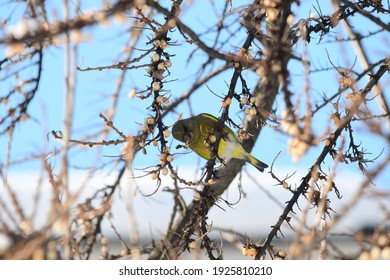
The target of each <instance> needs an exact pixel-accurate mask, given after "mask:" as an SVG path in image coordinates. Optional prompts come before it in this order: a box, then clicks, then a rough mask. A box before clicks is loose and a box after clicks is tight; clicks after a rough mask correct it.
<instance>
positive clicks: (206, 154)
mask: <svg viewBox="0 0 390 280" xmlns="http://www.w3.org/2000/svg"><path fill="white" fill-rule="evenodd" d="M218 125H219V120H218V119H217V118H215V117H214V116H212V115H210V114H205V113H203V114H200V115H197V116H194V117H191V118H188V119H183V120H179V121H177V122H176V123H175V124H174V125H173V127H172V135H173V137H174V138H175V139H176V140H178V141H180V142H183V143H185V147H189V148H190V149H191V150H193V151H194V152H195V153H197V154H198V155H199V156H201V157H202V158H204V159H206V160H209V159H210V157H211V147H212V144H213V143H214V142H215V141H216V133H217V130H216V128H217V127H218ZM218 157H219V158H221V159H222V161H224V162H225V161H228V160H229V159H231V158H235V159H240V160H244V161H246V162H249V163H250V164H252V165H253V166H254V167H256V168H257V169H258V170H260V171H261V172H263V171H264V168H267V167H268V165H267V164H265V163H264V162H261V161H260V160H258V159H257V158H255V157H254V156H252V155H251V154H250V153H248V152H247V151H246V150H245V149H244V147H243V146H242V144H241V142H240V139H239V138H238V136H237V135H236V134H235V133H234V132H233V131H232V130H231V129H230V128H229V127H227V126H226V125H224V127H223V131H222V135H221V140H220V142H219V146H218ZM218 157H217V162H220V160H219V159H218Z"/></svg>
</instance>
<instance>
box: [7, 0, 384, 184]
mask: <svg viewBox="0 0 390 280" xmlns="http://www.w3.org/2000/svg"><path fill="white" fill-rule="evenodd" d="M82 2H83V3H82V8H81V10H84V9H85V10H86V9H89V8H91V7H93V6H95V8H99V7H100V4H99V5H97V4H96V3H100V1H99V2H98V1H82ZM161 2H162V5H163V6H165V7H169V3H170V1H161ZM221 2H224V1H221ZM233 2H235V1H233ZM301 2H302V4H301V6H300V7H299V9H298V8H297V7H295V8H294V9H295V10H296V11H297V12H298V13H297V16H296V18H295V21H294V22H297V21H298V20H299V19H301V18H306V17H307V16H308V15H309V14H310V13H313V14H315V13H316V11H315V9H314V8H313V5H317V4H316V3H317V2H316V1H301ZM321 2H324V3H321V9H322V12H323V13H324V14H329V13H331V12H332V10H331V7H330V6H329V3H328V1H321ZM52 3H54V4H53V6H52V9H51V11H52V14H55V13H57V14H58V16H59V17H60V18H61V17H62V13H61V8H60V5H61V1H54V2H52ZM167 3H168V4H167ZM202 3H204V2H202V1H194V4H193V6H190V7H189V8H188V9H185V11H184V13H183V14H182V16H181V19H182V20H183V21H184V22H185V23H186V24H187V25H190V26H193V27H194V28H195V29H197V30H199V29H200V30H203V31H205V30H207V27H208V26H210V22H209V20H211V21H212V20H213V19H214V18H215V16H214V14H213V10H212V9H211V8H210V7H207V8H205V7H204V6H203V4H202ZM10 6H11V5H10ZM10 6H0V7H1V8H0V19H2V18H5V17H7V16H8V14H9V10H8V9H7V8H9V7H10ZM20 6H21V4H19V8H20ZM4 7H5V8H4ZM18 13H19V10H18V8H16V9H15V10H14V14H13V15H12V18H11V19H10V22H15V21H16V20H17V19H18ZM160 20H161V18H160ZM352 25H355V26H359V27H360V26H361V27H364V30H362V33H363V34H364V32H368V31H375V30H374V29H373V27H371V26H370V25H371V24H370V23H369V22H368V21H367V22H366V21H361V22H353V21H352ZM126 28H127V25H126V24H123V23H119V22H116V21H115V20H112V21H111V22H110V26H109V27H108V28H105V27H91V28H86V29H85V30H83V34H84V35H88V36H90V37H91V38H92V41H90V42H86V43H81V44H80V46H79V49H78V66H80V67H81V68H84V67H96V66H104V65H110V64H112V63H115V62H118V61H120V59H121V58H122V57H123V55H120V51H121V50H122V49H123V46H124V44H125V43H126V42H127V38H128V33H127V31H126ZM334 32H335V33H334V35H340V36H341V37H342V38H344V37H345V34H343V32H342V28H336V29H335V30H334ZM146 34H147V33H146ZM149 35H150V36H151V34H149ZM2 36H3V34H2V33H1V32H0V37H2ZM224 36H226V34H225V35H224ZM205 38H207V37H205ZM385 39H387V40H388V39H389V38H388V36H387V37H386V35H385V34H384V33H379V34H378V35H376V36H374V37H373V38H371V39H369V40H368V41H369V43H370V45H366V43H365V42H363V43H364V45H365V46H366V47H367V48H369V49H370V52H369V57H370V59H371V61H372V62H375V61H377V60H378V59H381V58H384V57H385V56H386V55H389V53H388V48H386V47H385V46H384V44H383V42H384V41H385ZM172 41H174V42H177V46H170V47H169V48H168V52H170V53H174V54H175V56H174V57H172V59H171V60H172V63H173V67H172V68H171V69H170V71H171V76H170V77H169V78H168V79H169V80H174V81H173V82H170V83H166V84H165V86H164V87H165V89H167V90H169V92H170V94H171V96H172V97H171V98H172V100H174V99H175V98H178V97H180V96H181V94H182V93H183V92H185V91H186V90H187V89H188V88H189V85H191V82H192V81H193V80H194V77H195V76H196V75H197V71H198V69H199V67H200V65H201V63H203V62H204V61H205V59H206V57H204V56H202V55H200V53H199V52H196V53H195V54H194V58H193V59H192V60H191V61H189V62H188V61H187V57H188V54H189V53H190V52H191V51H192V50H193V49H194V48H195V45H190V44H187V43H185V42H184V39H183V37H182V36H180V35H179V34H178V32H175V33H174V34H172ZM205 41H206V42H208V43H210V44H211V42H210V40H205ZM144 43H145V40H144V41H141V42H140V44H139V45H137V47H138V48H140V49H145V48H148V46H146V45H145V44H144ZM241 44H242V37H237V38H233V40H232V43H230V44H227V45H226V46H225V49H224V50H223V51H224V52H237V51H238V49H239V47H240V45H241ZM253 49H254V51H253V54H254V52H255V49H256V48H255V47H254V48H253ZM303 50H304V46H303V44H302V43H300V44H298V45H297V49H296V54H298V55H302V53H303ZM307 51H308V56H309V58H310V61H311V63H312V64H311V69H312V70H315V69H321V68H328V67H330V66H331V65H330V63H329V60H328V57H327V52H326V51H328V53H329V56H330V58H331V60H332V62H333V63H334V64H335V65H336V66H343V67H345V68H347V67H351V66H352V65H353V62H354V60H355V54H354V51H353V49H352V48H351V46H350V43H349V42H345V43H342V44H335V43H330V42H327V39H325V42H320V43H318V38H313V39H312V41H311V43H310V44H308V45H307ZM4 52H5V50H4V46H2V45H0V54H1V55H4ZM138 53H140V52H138ZM136 54H137V52H136ZM148 62H149V59H148V58H147V59H145V60H144V63H148ZM216 63H217V64H218V63H220V62H216ZM220 64H221V63H220ZM355 70H356V71H357V72H360V67H359V63H356V66H355ZM290 71H291V75H292V76H291V90H292V91H293V92H296V93H301V94H303V92H304V84H305V77H304V75H303V69H302V65H301V64H300V63H298V62H291V64H290ZM145 74H146V71H145V70H144V69H140V70H131V71H128V73H127V74H126V78H125V82H124V87H123V89H122V91H121V92H120V101H119V107H118V111H117V114H116V116H115V118H114V120H113V121H114V124H115V126H116V127H118V128H119V129H120V130H121V131H123V132H124V133H129V134H132V135H134V134H136V133H137V132H138V131H139V129H140V125H139V124H137V123H142V122H143V120H144V118H145V117H146V116H147V114H148V113H150V112H149V111H148V110H147V109H146V108H147V107H148V106H149V105H150V102H151V101H150V100H143V101H142V100H138V99H136V98H135V99H130V98H129V97H128V93H129V92H130V91H131V90H132V89H133V88H137V89H139V90H142V89H145V88H146V86H147V85H150V78H149V77H147V76H146V75H145ZM231 74H232V71H231V70H229V71H226V72H225V73H224V74H223V75H221V76H218V78H217V79H213V80H211V81H209V82H208V83H207V86H208V88H209V89H211V90H212V91H213V92H215V93H217V94H220V95H223V94H226V93H227V84H228V83H229V81H230V78H231ZM77 75H78V76H77V89H76V105H75V114H74V130H73V135H72V138H74V139H81V138H82V137H83V136H85V135H86V134H88V133H90V132H93V131H95V130H98V129H99V128H101V127H102V126H103V121H102V119H100V118H99V117H98V116H99V113H100V112H103V113H104V112H105V111H106V110H107V108H108V107H109V105H110V102H111V101H110V99H109V98H108V96H109V95H110V94H111V93H112V92H113V90H114V88H115V82H116V79H117V78H118V76H119V75H120V72H119V70H103V71H89V72H78V73H77ZM244 75H245V77H246V78H247V81H248V85H249V87H250V88H253V87H254V85H255V81H256V79H257V76H256V75H255V74H253V73H249V71H248V72H247V73H245V74H244ZM338 78H339V76H338V74H337V73H336V71H334V70H332V71H321V72H316V73H313V74H311V75H310V92H311V94H312V96H311V97H312V100H313V101H315V100H317V101H319V100H321V98H322V95H323V94H326V95H328V96H331V95H333V94H334V93H335V92H336V91H337V90H338V87H339V84H338V83H337V80H338ZM387 81H388V80H387ZM12 82H14V81H12ZM12 82H11V83H9V82H7V81H6V82H4V81H0V91H1V92H6V91H7V90H8V89H9V88H10V87H11V84H12ZM365 83H366V79H363V80H362V81H361V82H360V83H359V84H358V85H359V87H362V86H364V84H365ZM208 88H207V87H206V86H203V87H201V88H200V89H199V90H198V91H197V92H196V93H195V94H194V95H193V97H192V98H191V99H190V101H191V102H192V106H191V108H192V110H193V113H194V114H198V113H202V112H207V113H211V114H213V115H216V116H218V114H219V106H220V99H219V98H218V97H216V96H214V95H213V94H210V90H209V89H208ZM385 94H387V96H388V91H387V92H385ZM63 101H64V52H63V48H62V46H58V47H51V48H50V49H46V50H45V59H44V65H43V78H42V83H41V84H40V88H39V92H38V94H37V96H36V97H35V98H34V100H33V102H32V104H31V108H30V111H29V113H30V115H31V116H33V118H31V119H30V120H28V121H26V122H24V123H23V124H22V125H19V126H18V127H17V128H16V130H15V135H14V139H13V143H12V154H11V159H13V160H17V159H20V158H23V157H25V156H28V155H30V154H36V153H39V152H42V151H46V152H48V151H53V150H55V149H60V147H61V143H59V142H57V141H55V140H54V139H53V138H52V137H49V139H47V134H48V132H50V131H51V130H61V129H62V118H63V115H64V113H63V109H64V105H63ZM369 106H370V107H372V108H373V109H374V110H375V111H376V112H377V113H378V112H379V111H378V110H377V105H376V103H375V102H374V101H371V102H370V104H369ZM276 108H277V110H278V112H280V111H282V110H283V102H282V99H281V98H279V99H278V100H277V102H276ZM327 108H328V109H324V110H323V112H322V113H320V114H318V115H316V117H315V119H314V120H313V128H314V130H315V131H316V133H317V135H320V134H321V133H322V132H323V131H324V130H325V127H324V125H325V123H326V122H327V120H328V119H329V116H330V113H331V110H329V106H328V107H327ZM0 110H4V106H2V105H0ZM303 112H304V111H302V113H303ZM177 113H182V114H183V116H184V117H188V116H190V114H189V111H188V105H187V104H186V103H184V104H182V105H181V106H179V107H178V109H177ZM231 116H233V117H234V119H235V120H239V118H238V117H239V116H242V113H241V112H239V110H238V107H237V106H233V107H232V111H231ZM176 118H177V115H175V114H172V115H170V116H168V117H167V118H166V120H165V123H166V124H167V125H172V124H173V123H174V122H175V120H176ZM353 125H354V130H355V131H356V132H359V137H358V138H357V139H355V140H356V141H357V142H360V141H361V142H362V146H363V147H365V148H367V149H368V151H369V152H370V153H372V157H373V158H374V157H376V156H378V155H379V154H380V153H381V152H382V150H383V156H382V157H381V158H380V160H382V159H383V157H384V155H387V154H388V152H389V151H388V146H387V143H385V142H384V141H383V140H382V139H380V138H379V137H373V136H372V135H370V134H369V133H367V132H368V128H367V127H366V126H362V125H360V124H358V123H356V122H354V124H353ZM116 138H118V137H117V135H115V133H111V134H110V137H109V139H116ZM287 140H288V138H287V137H286V136H284V135H282V134H280V133H278V132H276V131H275V130H273V129H272V128H267V127H266V128H264V130H263V132H262V135H261V138H260V139H259V141H258V142H257V143H256V146H255V148H254V150H253V151H252V154H253V155H255V156H256V157H258V158H260V159H261V160H263V161H265V162H267V163H269V164H270V163H271V162H272V160H273V159H274V157H275V156H276V155H277V154H278V153H279V152H280V151H281V152H282V153H281V156H280V158H279V159H278V161H277V168H278V170H280V174H284V173H286V174H287V173H289V174H291V173H293V172H294V171H295V170H300V172H299V174H303V173H302V172H304V170H307V169H308V168H309V167H310V166H311V165H312V164H313V163H314V161H315V159H316V157H317V156H318V154H319V152H320V150H321V149H322V143H321V144H319V145H318V146H317V147H313V148H312V149H310V150H309V152H308V153H307V154H306V155H305V156H304V157H303V158H302V159H301V161H300V162H299V163H293V162H292V160H291V155H289V154H288V153H287V146H286V142H287ZM169 141H170V142H172V147H175V146H176V144H177V142H175V141H173V139H172V138H171V139H169ZM7 143H8V137H4V136H0V147H2V148H1V149H2V150H4V148H5V147H7ZM100 150H101V153H102V154H100V153H97V151H100ZM158 153H159V152H158V151H157V149H155V148H153V147H149V148H148V154H147V155H142V154H141V153H140V154H138V155H137V157H136V160H135V162H134V167H135V168H137V169H142V168H144V167H146V166H150V165H154V164H157V163H158V158H157V156H156V155H158ZM120 154H121V147H119V146H114V147H103V148H92V149H90V148H84V147H76V148H73V149H72V151H71V165H74V166H81V167H88V166H90V165H91V164H93V163H95V162H96V161H97V162H99V163H105V162H109V161H112V160H113V159H112V158H110V157H104V156H103V157H102V156H101V155H106V156H116V155H120ZM5 159H6V155H5V153H3V152H2V153H0V161H1V162H5ZM198 162H199V163H200V166H203V165H204V164H205V161H204V160H200V159H199V158H198V157H197V156H196V155H195V154H193V153H191V154H185V155H180V156H177V159H176V160H175V161H174V163H175V164H174V165H177V166H179V167H180V168H184V169H186V168H188V167H190V168H191V167H193V165H194V163H198ZM51 163H52V164H53V166H54V167H58V165H59V157H53V158H52V159H51ZM331 164H332V163H331V161H330V160H329V159H327V161H326V163H325V165H324V166H325V169H327V168H331ZM40 166H41V163H40V161H38V160H36V161H31V162H28V163H24V164H20V165H15V166H12V168H11V169H10V172H11V173H12V172H15V174H21V173H23V172H28V173H29V174H30V173H31V172H32V173H34V172H39V170H40ZM182 166H184V167H182ZM197 166H198V165H197ZM246 168H247V170H249V171H251V172H252V173H253V172H257V171H256V170H255V169H254V168H253V167H251V166H247V167H246ZM372 168H375V164H372V165H371V164H370V165H369V166H368V169H372ZM340 170H342V172H340V173H339V175H338V176H340V178H341V179H340V182H342V183H343V184H346V183H347V182H348V180H346V179H345V177H343V176H344V175H343V174H346V176H356V178H361V173H360V172H359V171H358V168H357V166H356V165H354V164H350V165H343V166H341V167H340ZM387 171H390V170H389V169H387ZM74 174H77V176H78V175H80V171H77V172H76V170H74ZM351 174H352V175H351ZM388 174H390V173H389V172H384V173H383V175H381V176H380V177H379V178H378V179H377V180H375V183H376V187H377V188H378V189H381V188H383V189H388V188H389V186H388V182H389V181H390V175H388ZM75 176H76V175H75ZM261 176H264V178H265V179H264V180H265V181H266V182H270V180H269V179H270V175H269V174H267V173H264V174H261ZM281 176H283V175H281ZM300 178H301V177H299V176H295V177H294V178H293V179H292V181H291V183H293V184H295V185H297V184H299V182H300ZM336 180H337V178H336ZM357 181H358V180H357ZM149 184H150V185H153V184H154V182H149ZM348 187H349V186H348ZM341 191H342V186H341Z"/></svg>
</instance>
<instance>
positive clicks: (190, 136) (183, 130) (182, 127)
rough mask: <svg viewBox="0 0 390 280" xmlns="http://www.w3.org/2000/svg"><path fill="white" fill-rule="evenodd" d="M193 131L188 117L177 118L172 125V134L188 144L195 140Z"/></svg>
mask: <svg viewBox="0 0 390 280" xmlns="http://www.w3.org/2000/svg"><path fill="white" fill-rule="evenodd" d="M193 131H194V130H193V124H192V123H191V120H190V119H185V120H179V121H177V122H176V123H175V124H174V125H173V127H172V136H173V138H175V139H176V140H178V141H180V142H183V143H185V145H186V146H188V145H189V144H191V143H192V142H193V141H194V140H195V139H194V133H193Z"/></svg>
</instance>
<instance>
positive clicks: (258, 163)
mask: <svg viewBox="0 0 390 280" xmlns="http://www.w3.org/2000/svg"><path fill="white" fill-rule="evenodd" d="M247 162H249V163H250V164H252V165H253V166H254V167H256V168H257V169H258V170H259V171H260V172H263V171H264V169H265V168H267V167H268V164H265V163H264V162H262V161H260V160H258V159H257V158H255V157H254V156H252V155H251V154H249V156H248V159H247Z"/></svg>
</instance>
